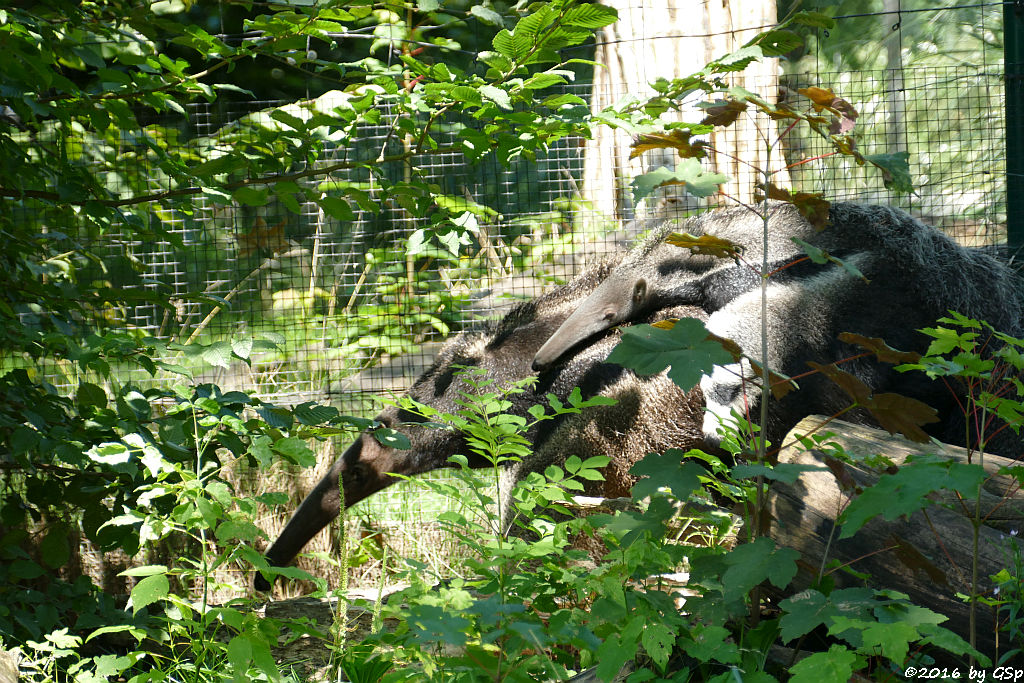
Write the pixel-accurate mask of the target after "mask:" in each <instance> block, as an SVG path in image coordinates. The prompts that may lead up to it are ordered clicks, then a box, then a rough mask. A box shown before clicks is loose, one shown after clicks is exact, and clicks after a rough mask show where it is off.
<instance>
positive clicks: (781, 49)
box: [751, 29, 804, 57]
mask: <svg viewBox="0 0 1024 683" xmlns="http://www.w3.org/2000/svg"><path fill="white" fill-rule="evenodd" d="M751 43H753V44H756V45H757V47H759V48H761V51H762V52H763V53H764V56H765V57H781V56H782V55H784V54H786V53H787V52H792V51H793V50H795V49H797V48H799V47H803V44H804V41H803V39H802V38H801V37H800V36H799V35H797V34H796V33H793V32H792V31H787V30H786V29H775V30H773V31H765V32H764V33H762V34H761V35H759V36H758V37H757V38H755V39H754V40H752V41H751Z"/></svg>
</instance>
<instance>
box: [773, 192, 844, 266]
mask: <svg viewBox="0 0 1024 683" xmlns="http://www.w3.org/2000/svg"><path fill="white" fill-rule="evenodd" d="M764 198H768V199H778V200H779V201H783V202H786V203H788V204H792V205H793V206H795V207H796V210H797V211H799V212H800V215H801V216H803V217H804V218H805V219H807V222H808V223H810V224H811V225H812V226H813V227H814V229H815V230H817V231H818V232H821V231H822V230H824V229H825V227H826V226H827V225H828V218H829V208H830V207H831V206H832V204H831V202H829V201H828V200H826V199H824V198H823V196H822V194H821V193H820V192H795V193H794V192H790V191H789V190H787V189H785V188H781V187H779V186H778V185H776V184H775V183H772V182H769V183H767V184H765V185H760V186H759V187H758V192H757V194H756V199H757V200H758V201H762V200H763V199H764ZM819 263H820V262H819Z"/></svg>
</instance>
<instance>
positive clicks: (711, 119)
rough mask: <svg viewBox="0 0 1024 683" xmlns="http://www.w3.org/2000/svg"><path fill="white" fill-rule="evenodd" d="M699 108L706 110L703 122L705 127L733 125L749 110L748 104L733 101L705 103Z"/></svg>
mask: <svg viewBox="0 0 1024 683" xmlns="http://www.w3.org/2000/svg"><path fill="white" fill-rule="evenodd" d="M697 106H699V107H700V108H701V109H703V110H704V119H703V120H702V121H701V125H704V126H728V125H731V124H733V123H735V122H736V119H738V118H739V117H740V115H741V114H743V112H745V111H746V110H747V103H746V102H743V101H741V100H733V99H730V100H717V101H715V102H705V103H701V104H699V105H697Z"/></svg>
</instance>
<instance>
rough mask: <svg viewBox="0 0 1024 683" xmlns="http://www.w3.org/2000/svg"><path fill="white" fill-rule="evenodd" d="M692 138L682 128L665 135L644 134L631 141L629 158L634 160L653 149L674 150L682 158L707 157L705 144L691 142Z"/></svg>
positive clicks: (687, 131)
mask: <svg viewBox="0 0 1024 683" xmlns="http://www.w3.org/2000/svg"><path fill="white" fill-rule="evenodd" d="M692 136H693V133H691V132H690V131H689V130H685V129H682V128H676V129H674V130H671V131H669V132H667V133H645V134H643V135H640V136H639V137H637V138H636V140H634V141H633V144H632V145H631V146H630V147H631V151H630V153H629V158H630V159H635V158H636V157H638V156H640V155H642V154H643V153H644V152H648V151H650V150H653V149H674V150H676V151H677V152H679V156H681V157H683V158H686V157H696V158H698V159H701V158H703V157H705V156H707V152H706V151H705V148H706V147H707V142H705V141H703V140H691V138H692Z"/></svg>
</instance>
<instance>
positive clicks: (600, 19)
mask: <svg viewBox="0 0 1024 683" xmlns="http://www.w3.org/2000/svg"><path fill="white" fill-rule="evenodd" d="M618 18H619V13H618V11H617V10H615V9H614V8H612V7H608V6H606V5H599V4H597V3H593V4H589V3H588V4H585V5H577V6H575V7H570V8H569V9H568V10H567V11H566V12H565V14H563V15H562V20H561V23H562V24H564V25H565V26H579V27H580V28H590V29H595V28H603V27H605V26H608V25H609V24H613V23H615V22H616V21H617V20H618Z"/></svg>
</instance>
